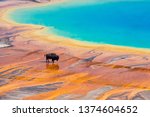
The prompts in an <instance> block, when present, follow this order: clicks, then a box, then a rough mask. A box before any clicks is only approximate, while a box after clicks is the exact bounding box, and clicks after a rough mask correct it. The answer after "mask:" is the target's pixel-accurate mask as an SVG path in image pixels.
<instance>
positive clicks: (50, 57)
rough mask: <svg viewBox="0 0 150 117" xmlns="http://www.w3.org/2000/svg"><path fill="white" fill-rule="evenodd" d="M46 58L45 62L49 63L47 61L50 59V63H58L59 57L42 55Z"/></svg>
mask: <svg viewBox="0 0 150 117" xmlns="http://www.w3.org/2000/svg"><path fill="white" fill-rule="evenodd" d="M44 56H45V57H46V62H47V63H49V60H50V59H51V60H52V62H53V63H54V62H55V60H56V61H58V60H59V56H58V55H56V54H55V53H49V54H45V55H44Z"/></svg>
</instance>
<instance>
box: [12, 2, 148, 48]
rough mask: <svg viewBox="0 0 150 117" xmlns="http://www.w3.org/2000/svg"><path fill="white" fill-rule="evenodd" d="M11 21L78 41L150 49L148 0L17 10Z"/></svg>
mask: <svg viewBox="0 0 150 117" xmlns="http://www.w3.org/2000/svg"><path fill="white" fill-rule="evenodd" d="M11 18H12V19H13V20H14V21H16V22H19V23H26V24H38V25H39V24H40V25H44V26H47V27H49V28H53V29H54V30H53V32H54V33H56V34H58V35H61V36H65V37H71V38H74V39H77V40H81V41H88V42H95V43H103V44H112V45H120V46H131V47H138V48H150V1H149V0H141V1H139V0H137V1H130V2H129V1H124V2H106V3H95V4H87V5H78V4H77V5H74V6H72V5H71V6H69V5H67V6H65V5H61V6H59V5H53V6H45V7H38V8H28V9H19V10H16V11H15V12H13V13H11Z"/></svg>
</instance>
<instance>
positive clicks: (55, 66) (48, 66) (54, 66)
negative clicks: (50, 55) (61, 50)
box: [46, 63, 59, 71]
mask: <svg viewBox="0 0 150 117" xmlns="http://www.w3.org/2000/svg"><path fill="white" fill-rule="evenodd" d="M46 69H47V70H51V71H57V70H59V65H58V64H49V63H47V64H46Z"/></svg>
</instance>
